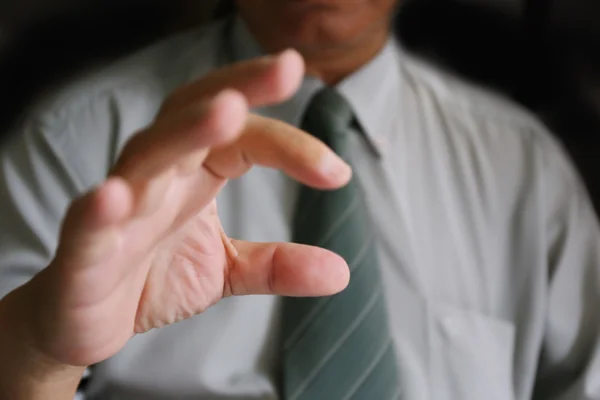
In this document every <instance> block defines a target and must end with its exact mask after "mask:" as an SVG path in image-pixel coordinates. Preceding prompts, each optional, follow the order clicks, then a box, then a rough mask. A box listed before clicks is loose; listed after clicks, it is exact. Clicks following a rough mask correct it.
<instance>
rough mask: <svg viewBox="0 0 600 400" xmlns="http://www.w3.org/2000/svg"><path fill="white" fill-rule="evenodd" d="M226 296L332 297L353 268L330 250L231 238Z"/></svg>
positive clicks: (346, 283) (343, 287) (225, 288)
mask: <svg viewBox="0 0 600 400" xmlns="http://www.w3.org/2000/svg"><path fill="white" fill-rule="evenodd" d="M230 243H231V246H232V247H233V248H235V250H234V251H230V252H229V253H230V254H233V255H231V256H230V259H229V261H230V262H229V266H228V270H227V271H226V279H225V287H224V290H223V297H227V296H233V295H235V296H238V295H252V294H277V295H281V296H297V297H309V296H311V297H312V296H329V295H333V294H336V293H338V292H340V291H342V290H343V289H345V288H346V286H347V285H348V282H349V279H350V271H349V269H348V265H347V264H346V262H345V261H344V259H343V258H342V257H340V256H338V255H337V254H335V253H332V252H331V251H328V250H325V249H321V248H318V247H312V246H305V245H300V244H293V243H252V242H244V241H238V240H232V241H231V242H230Z"/></svg>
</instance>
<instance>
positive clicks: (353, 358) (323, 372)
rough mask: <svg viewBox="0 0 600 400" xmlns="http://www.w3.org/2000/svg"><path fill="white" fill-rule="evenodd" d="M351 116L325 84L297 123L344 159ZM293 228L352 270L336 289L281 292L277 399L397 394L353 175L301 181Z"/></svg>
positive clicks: (379, 288)
mask: <svg viewBox="0 0 600 400" xmlns="http://www.w3.org/2000/svg"><path fill="white" fill-rule="evenodd" d="M352 124H355V119H354V115H353V112H352V109H351V108H350V105H349V104H348V103H347V102H346V100H345V99H344V98H343V97H342V96H340V95H339V94H338V93H337V92H336V91H335V90H334V89H331V88H325V89H323V90H321V91H320V92H318V93H317V94H316V95H315V96H314V97H313V99H312V101H311V103H310V105H309V107H308V109H307V111H306V114H305V116H304V121H303V123H302V129H304V130H305V131H307V132H309V133H311V134H313V135H314V136H315V137H317V138H319V139H320V140H322V141H323V142H325V143H326V144H327V145H329V146H330V147H331V148H332V149H333V150H334V151H336V152H337V153H338V154H339V155H340V156H341V157H342V158H344V159H345V160H346V161H347V162H350V160H348V154H347V153H348V151H347V150H348V146H347V144H346V143H347V141H348V140H347V137H348V135H349V134H350V131H351V130H352V127H353V125H352ZM354 126H355V127H356V125H354ZM293 229H294V230H293V240H294V242H297V243H303V244H309V245H315V246H319V247H323V248H326V249H329V250H331V251H333V252H335V253H337V254H339V255H340V256H342V257H344V259H345V260H346V262H347V263H348V265H349V266H350V272H351V275H350V276H351V277H350V284H349V285H348V287H347V288H346V290H344V291H343V292H341V293H340V294H337V295H335V296H330V297H321V298H285V299H284V301H283V327H282V341H283V343H282V345H283V393H284V399H285V400H349V399H353V400H396V399H398V398H399V397H400V388H399V385H398V373H397V368H396V359H395V354H394V351H393V345H392V339H391V336H390V330H389V326H388V320H387V312H386V305H385V299H384V293H383V285H382V281H381V276H380V271H379V265H378V260H377V254H376V251H375V243H374V235H373V231H372V230H371V229H370V226H369V221H368V218H367V211H366V207H365V204H364V200H363V198H362V197H361V193H360V192H359V188H358V187H357V184H356V180H355V178H353V180H352V181H351V182H350V184H348V185H347V186H345V187H343V188H341V189H338V190H333V191H319V190H315V189H311V188H309V187H305V186H304V187H302V188H301V190H300V196H299V199H298V205H297V208H296V215H295V219H294V225H293Z"/></svg>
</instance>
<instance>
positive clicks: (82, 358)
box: [0, 0, 395, 400]
mask: <svg viewBox="0 0 600 400" xmlns="http://www.w3.org/2000/svg"><path fill="white" fill-rule="evenodd" d="M394 3H395V2H394V1H393V0H363V1H360V0H328V1H325V0H298V1H294V0H288V1H281V0H244V1H240V2H239V4H238V6H239V10H240V12H241V13H242V16H243V17H244V18H246V20H247V21H248V25H249V26H250V28H251V29H252V30H253V32H255V33H256V35H257V37H258V38H259V40H262V42H261V43H262V44H263V45H264V47H265V48H268V49H270V50H271V51H273V52H276V51H278V50H280V49H283V48H286V47H294V48H297V49H299V50H300V51H301V53H302V56H303V57H304V59H305V60H306V65H307V66H308V69H309V71H310V73H313V74H315V75H318V76H320V77H323V78H324V79H325V80H326V81H328V82H334V81H336V80H339V79H342V78H343V77H344V76H346V75H348V74H350V73H351V72H353V71H354V70H356V68H359V67H360V66H362V65H363V64H364V63H365V62H367V61H368V60H369V59H370V58H371V57H372V56H373V55H374V54H375V53H376V52H377V51H378V49H380V48H381V47H382V46H383V44H384V43H385V40H386V38H387V29H388V28H389V22H388V21H389V16H390V13H391V10H392V8H393V6H394ZM265 10H267V11H270V12H271V13H273V12H274V13H276V14H277V15H278V17H279V18H273V16H272V15H271V16H270V17H268V18H269V22H272V21H278V22H277V23H276V24H272V25H271V26H270V28H269V29H271V30H273V32H280V33H281V35H280V36H279V38H278V39H274V41H270V40H267V39H266V38H268V37H273V38H275V37H277V36H278V35H275V34H269V32H267V31H265V26H268V25H269V23H261V21H262V19H264V18H265V16H266V13H265ZM261 15H263V16H262V17H261ZM261 18H262V19H261ZM294 21H295V22H294ZM263 22H264V21H263ZM292 22H293V23H292ZM288 23H289V25H288ZM263 25H264V26H263ZM261 26H263V27H262V28H260V27H261ZM275 40H276V41H275ZM334 55H337V56H339V57H338V60H339V65H336V66H333V65H332V64H331V61H330V59H331V58H332V57H333V56H334ZM305 73H306V71H305V63H304V62H303V58H302V57H301V56H300V54H299V53H298V52H296V51H293V50H288V51H285V52H283V53H280V54H278V55H276V56H270V57H265V58H262V59H258V60H252V61H248V62H244V63H241V64H236V65H233V66H230V67H226V68H223V69H220V70H217V71H215V72H213V73H212V74H210V75H209V76H207V77H205V78H204V79H201V80H200V81H198V82H194V83H191V84H189V85H187V86H184V87H181V88H179V89H177V90H176V91H175V92H174V93H173V94H172V95H171V96H169V97H168V98H167V99H166V100H165V102H164V104H163V106H162V108H161V110H160V112H159V113H158V115H157V117H156V119H155V121H154V123H153V124H152V125H151V126H150V127H148V128H147V129H145V130H144V131H142V132H139V133H137V134H135V135H133V136H132V138H131V139H130V141H129V142H128V143H127V145H126V147H125V149H124V150H123V152H122V154H121V155H120V158H119V160H118V162H117V164H116V165H115V167H114V169H113V170H112V171H111V173H110V175H109V177H108V178H107V179H106V181H105V182H104V183H103V184H101V185H100V186H99V187H97V188H96V189H94V190H93V191H90V192H89V193H87V194H85V195H84V196H82V197H81V198H79V199H76V200H74V201H73V203H72V204H71V206H70V208H69V210H68V212H67V215H66V217H65V219H64V221H63V226H62V229H61V236H60V241H59V246H58V250H57V254H56V257H55V259H54V260H53V261H52V262H51V263H50V265H49V266H48V267H47V268H45V269H44V270H43V271H42V272H41V273H39V274H38V275H37V276H35V277H34V278H33V279H32V280H31V281H30V282H28V283H27V284H25V285H24V286H22V287H20V288H18V289H16V290H15V291H13V292H12V293H10V294H9V295H8V296H6V297H5V298H4V299H2V300H1V301H0V326H2V327H3V328H2V329H0V359H1V360H3V362H2V363H0V393H3V394H6V395H7V396H8V398H10V399H14V400H20V399H27V400H37V399H43V400H53V399H61V400H62V399H70V398H72V397H73V395H74V393H75V390H76V387H77V384H78V382H79V380H80V378H81V375H82V373H83V371H84V369H85V367H86V366H88V365H91V364H95V363H98V362H101V361H103V360H105V359H107V358H109V357H111V356H112V355H114V354H116V353H117V352H118V351H119V350H120V349H121V348H122V347H123V346H124V345H125V344H126V343H127V341H128V340H129V339H130V338H131V337H132V336H134V335H135V334H137V333H141V332H146V331H148V330H150V329H155V328H161V327H163V326H165V325H168V324H172V323H176V322H178V321H180V320H183V319H186V318H190V317H192V316H194V315H197V314H199V313H201V312H203V311H204V310H206V309H207V308H208V307H210V306H211V305H213V304H215V303H216V302H218V301H219V300H221V299H222V298H224V297H228V296H233V295H247V294H278V295H285V296H325V295H331V294H334V293H337V292H339V291H341V290H343V289H344V288H345V287H346V285H347V284H348V280H349V272H348V267H347V265H346V263H345V262H344V260H343V259H342V258H341V257H339V256H337V255H335V254H333V253H331V252H329V251H326V250H323V249H318V248H314V247H308V246H301V245H296V244H290V243H266V244H265V243H260V244H259V243H249V242H244V241H240V240H233V239H230V238H228V237H227V235H226V234H225V233H224V232H223V229H222V227H221V223H220V221H219V218H218V215H217V204H216V201H215V196H216V195H217V193H218V192H219V190H220V189H221V188H222V187H223V185H225V184H226V182H227V180H228V179H232V178H237V177H239V176H241V175H243V174H244V173H246V172H247V171H248V170H249V169H250V168H251V167H252V165H262V166H267V167H272V168H277V169H280V170H282V171H283V172H285V173H286V174H288V175H289V176H291V177H292V178H294V179H296V180H298V181H299V182H302V183H304V184H307V185H310V186H313V187H316V188H320V189H325V190H329V189H335V188H338V187H340V186H343V185H344V184H346V183H347V182H348V181H349V179H350V177H351V171H350V168H349V167H348V165H346V164H345V163H344V162H343V161H342V160H341V159H339V158H338V157H337V156H336V155H335V154H334V153H333V152H332V151H331V150H330V149H328V148H327V147H326V146H325V145H324V144H323V143H321V142H319V141H318V140H316V139H314V138H313V137H312V136H310V135H309V134H307V133H305V132H302V131H300V130H298V129H296V128H294V127H292V126H289V125H286V124H284V123H282V122H279V121H275V120H270V119H266V118H262V117H258V116H256V115H253V114H250V113H249V109H250V108H251V107H256V106H261V105H268V104H275V103H279V102H282V101H284V100H286V99H287V98H289V97H290V96H292V95H293V93H294V92H295V91H296V90H297V88H298V87H299V85H300V83H301V81H302V77H303V75H304V74H305ZM257 89H260V90H257Z"/></svg>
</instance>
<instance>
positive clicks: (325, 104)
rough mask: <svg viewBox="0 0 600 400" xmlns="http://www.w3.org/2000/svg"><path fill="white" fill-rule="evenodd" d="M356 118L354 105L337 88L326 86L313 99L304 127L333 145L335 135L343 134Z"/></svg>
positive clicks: (305, 116) (306, 114)
mask: <svg viewBox="0 0 600 400" xmlns="http://www.w3.org/2000/svg"><path fill="white" fill-rule="evenodd" d="M353 118H354V112H353V111H352V107H351V106H350V104H349V103H348V101H346V99H345V98H344V97H343V96H342V95H341V94H339V93H338V91H337V90H335V89H332V88H329V87H326V88H324V89H321V90H320V91H318V92H317V93H316V94H315V95H314V96H313V98H312V99H311V101H310V103H309V105H308V107H307V109H306V112H305V114H304V119H303V122H302V129H304V130H305V131H307V132H308V133H311V134H312V135H313V136H315V137H317V138H318V139H321V140H322V141H324V142H325V143H328V144H329V145H331V144H332V143H331V142H332V141H334V137H336V136H343V135H344V134H345V133H346V132H347V131H348V128H349V127H350V124H351V123H352V121H353Z"/></svg>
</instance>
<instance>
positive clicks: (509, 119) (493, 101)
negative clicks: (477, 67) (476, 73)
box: [404, 53, 548, 136]
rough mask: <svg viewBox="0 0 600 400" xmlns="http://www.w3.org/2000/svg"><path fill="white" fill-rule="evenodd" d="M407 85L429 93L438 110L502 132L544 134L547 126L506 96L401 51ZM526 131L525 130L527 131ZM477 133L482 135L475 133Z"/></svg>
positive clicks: (545, 134)
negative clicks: (502, 128)
mask: <svg viewBox="0 0 600 400" xmlns="http://www.w3.org/2000/svg"><path fill="white" fill-rule="evenodd" d="M404 55H405V63H404V66H405V69H406V75H407V80H408V82H409V85H412V86H413V88H414V89H415V90H417V91H418V92H419V93H420V94H422V95H425V96H429V97H430V98H431V99H433V100H434V101H435V102H436V103H437V105H438V106H439V108H440V111H443V112H445V113H446V114H447V115H452V116H454V117H455V118H457V119H462V120H471V121H473V122H475V123H487V124H497V125H501V126H503V127H505V128H508V127H513V128H514V129H508V130H504V133H505V134H508V135H510V134H517V135H529V134H531V132H534V131H535V132H538V133H534V135H542V136H548V132H547V128H546V127H545V126H544V124H543V123H542V122H541V121H540V119H539V118H538V117H537V116H536V115H535V114H534V113H533V112H531V111H529V110H528V109H526V108H525V107H523V106H521V105H520V104H518V103H517V102H515V101H513V100H512V99H510V98H509V97H507V96H505V95H503V94H501V93H500V92H497V91H494V90H492V89H490V88H487V87H484V86H483V85H480V84H477V83H475V82H470V81H468V80H467V79H464V78H461V77H459V76H458V75H456V74H454V73H452V72H451V71H449V70H446V69H444V68H442V67H440V66H437V65H435V64H433V63H430V62H428V61H425V60H423V59H421V58H419V57H417V56H415V55H412V54H409V53H404ZM528 132H529V133H528ZM479 134H485V133H483V132H479Z"/></svg>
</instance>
